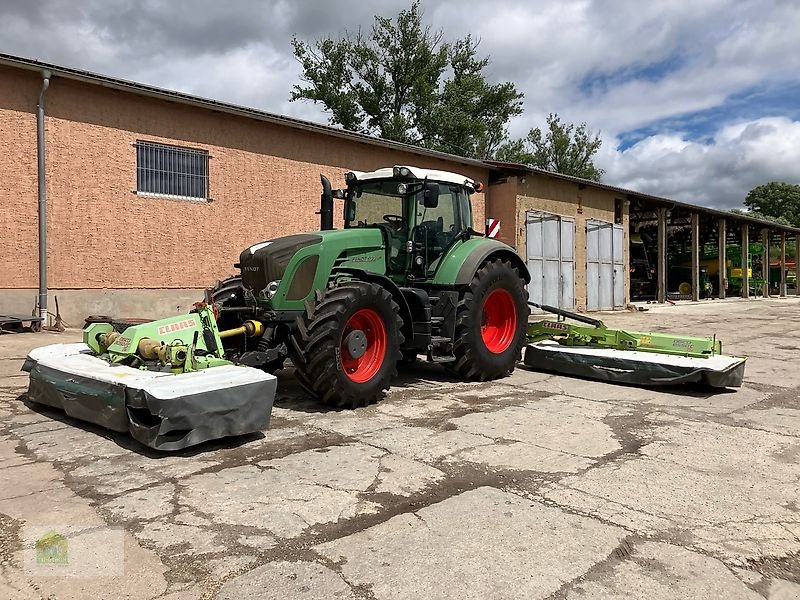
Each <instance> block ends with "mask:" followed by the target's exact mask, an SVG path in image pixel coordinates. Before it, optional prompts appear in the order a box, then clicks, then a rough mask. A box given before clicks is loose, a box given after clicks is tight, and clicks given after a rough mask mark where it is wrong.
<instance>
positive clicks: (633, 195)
mask: <svg viewBox="0 0 800 600" xmlns="http://www.w3.org/2000/svg"><path fill="white" fill-rule="evenodd" d="M485 162H486V163H487V164H489V165H491V166H493V167H495V168H497V169H499V170H501V171H504V172H506V173H509V174H517V175H523V174H527V173H535V174H537V175H544V176H545V177H552V178H554V179H561V180H563V181H570V182H572V183H576V184H578V185H583V186H586V187H593V188H597V189H602V190H607V191H610V192H614V193H615V194H619V195H620V196H624V197H625V198H629V199H631V200H633V199H636V200H644V201H646V202H649V203H651V204H653V205H655V206H665V207H667V208H681V209H684V210H686V211H688V212H695V213H700V214H706V215H713V216H715V217H725V218H726V219H730V220H732V221H742V222H747V223H752V224H754V225H759V226H761V227H768V228H770V229H774V230H777V231H786V232H792V233H795V234H798V233H800V227H791V226H789V225H781V224H780V223H773V222H772V221H765V220H764V219H758V218H756V217H748V216H747V215H739V214H736V213H732V212H729V211H726V210H719V209H716V208H708V207H705V206H698V205H697V204H690V203H688V202H680V201H679V200H673V199H671V198H664V197H662V196H654V195H652V194H645V193H643V192H637V191H636V190H629V189H626V188H621V187H617V186H613V185H608V184H606V183H600V182H598V181H592V180H590V179H582V178H581V177H573V176H572V175H563V174H562V173H553V172H552V171H545V170H544V169H539V168H536V167H531V166H528V165H523V164H519V163H512V162H503V161H497V160H487V161H485Z"/></svg>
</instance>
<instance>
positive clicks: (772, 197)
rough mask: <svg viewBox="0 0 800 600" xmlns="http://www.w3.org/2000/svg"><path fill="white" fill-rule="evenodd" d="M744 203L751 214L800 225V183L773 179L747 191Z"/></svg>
mask: <svg viewBox="0 0 800 600" xmlns="http://www.w3.org/2000/svg"><path fill="white" fill-rule="evenodd" d="M744 205H745V206H746V207H747V208H748V209H750V211H751V212H750V213H748V214H750V215H752V216H761V217H763V218H767V219H770V220H772V219H783V221H778V222H783V223H784V224H788V225H793V226H795V227H800V185H795V184H791V183H781V182H777V181H771V182H769V183H765V184H763V185H759V186H758V187H755V188H753V189H752V190H750V191H749V192H748V193H747V196H746V197H745V199H744Z"/></svg>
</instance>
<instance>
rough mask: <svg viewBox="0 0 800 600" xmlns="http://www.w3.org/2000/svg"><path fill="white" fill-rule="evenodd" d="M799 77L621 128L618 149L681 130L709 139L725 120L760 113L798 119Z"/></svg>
mask: <svg viewBox="0 0 800 600" xmlns="http://www.w3.org/2000/svg"><path fill="white" fill-rule="evenodd" d="M798 97H800V80H795V81H776V82H772V83H767V84H760V85H758V86H753V87H751V88H749V89H747V90H744V91H742V92H739V93H736V94H733V95H731V96H728V98H726V100H725V102H724V103H723V104H721V105H720V106H715V107H713V108H708V109H704V110H699V111H693V112H688V113H684V114H681V115H675V116H672V117H667V118H665V119H660V120H658V121H654V122H652V123H648V124H647V125H645V126H643V127H639V128H637V129H632V130H630V131H625V132H622V133H621V134H620V135H619V139H620V143H619V145H618V146H617V149H618V150H620V151H624V150H627V149H628V148H630V147H631V146H633V145H635V144H636V143H638V142H640V141H641V140H643V139H644V138H647V137H650V136H653V135H659V134H666V135H669V134H675V133H680V134H681V135H682V136H683V137H684V139H686V140H689V141H693V142H699V143H706V144H707V143H709V142H710V141H712V139H713V136H714V134H715V133H716V132H717V131H718V130H719V129H720V128H721V127H722V126H724V125H725V124H726V123H731V122H735V121H752V120H755V119H759V118H762V117H787V118H789V119H793V120H798V119H800V103H798V102H797V98H798Z"/></svg>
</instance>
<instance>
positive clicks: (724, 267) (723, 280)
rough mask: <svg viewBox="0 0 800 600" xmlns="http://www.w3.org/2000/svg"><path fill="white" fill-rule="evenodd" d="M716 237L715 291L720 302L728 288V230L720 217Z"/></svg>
mask: <svg viewBox="0 0 800 600" xmlns="http://www.w3.org/2000/svg"><path fill="white" fill-rule="evenodd" d="M717 235H718V237H719V252H718V254H719V265H718V267H717V268H718V274H719V282H718V283H717V289H718V290H719V293H718V294H717V297H718V298H719V299H720V300H724V299H725V293H726V291H727V287H728V228H727V222H726V221H725V217H720V219H719V221H718V222H717Z"/></svg>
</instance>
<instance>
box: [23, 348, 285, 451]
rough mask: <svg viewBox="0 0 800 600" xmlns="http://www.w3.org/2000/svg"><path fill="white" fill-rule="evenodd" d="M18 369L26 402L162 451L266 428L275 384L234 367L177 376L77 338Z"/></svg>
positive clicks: (38, 352) (40, 352) (34, 354)
mask: <svg viewBox="0 0 800 600" xmlns="http://www.w3.org/2000/svg"><path fill="white" fill-rule="evenodd" d="M22 369H23V371H27V372H28V373H30V388H29V391H28V398H29V399H30V400H31V401H33V402H38V403H41V404H46V405H48V406H53V407H56V408H60V409H62V410H64V412H65V413H67V414H68V415H69V416H71V417H74V418H76V419H81V420H84V421H89V422H90V423H95V424H97V425H100V426H102V427H106V428H108V429H111V430H114V431H120V432H126V431H127V432H130V434H131V436H133V438H134V439H136V440H137V441H139V442H141V443H142V444H144V445H146V446H149V447H150V448H154V449H156V450H165V451H172V450H180V449H182V448H186V447H188V446H193V445H195V444H199V443H201V442H205V441H208V440H213V439H218V438H222V437H226V436H233V435H242V434H246V433H253V432H256V431H260V430H262V429H265V428H266V427H267V426H268V425H269V419H270V414H271V412H272V403H273V400H274V398H275V389H276V382H277V380H276V378H275V377H274V376H273V375H270V374H268V373H265V372H264V371H261V370H259V369H252V368H250V367H242V366H235V365H226V366H219V367H214V368H212V369H203V370H199V371H192V372H188V373H180V374H175V373H170V372H168V371H167V372H161V371H147V370H141V369H134V368H131V367H127V366H124V365H113V364H110V363H109V362H107V361H105V360H103V359H101V358H99V357H97V356H95V355H93V354H92V353H91V350H90V348H89V346H87V345H86V344H83V343H79V344H54V345H51V346H44V347H42V348H36V349H34V350H32V351H31V352H30V354H29V355H28V357H27V359H26V361H25V364H24V365H23V367H22Z"/></svg>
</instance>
